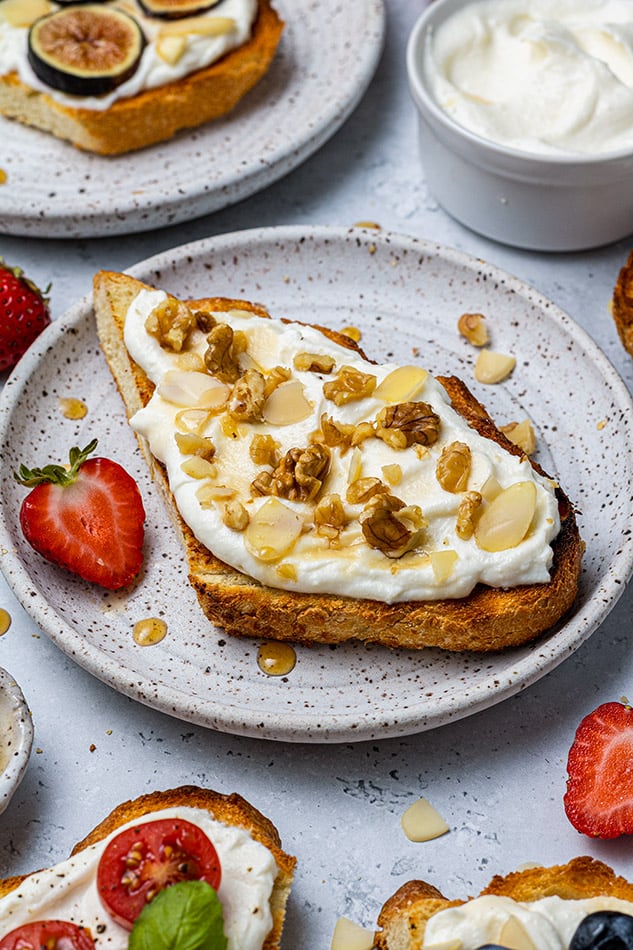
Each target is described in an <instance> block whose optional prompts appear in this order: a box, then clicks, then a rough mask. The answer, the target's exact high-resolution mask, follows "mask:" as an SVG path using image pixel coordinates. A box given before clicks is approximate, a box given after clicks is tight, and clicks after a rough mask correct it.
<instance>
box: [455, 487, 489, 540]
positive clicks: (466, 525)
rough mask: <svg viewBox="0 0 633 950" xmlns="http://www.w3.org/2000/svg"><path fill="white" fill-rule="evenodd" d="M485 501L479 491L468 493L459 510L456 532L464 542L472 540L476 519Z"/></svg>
mask: <svg viewBox="0 0 633 950" xmlns="http://www.w3.org/2000/svg"><path fill="white" fill-rule="evenodd" d="M482 501H483V499H482V496H481V495H480V493H479V492H478V491H467V492H466V494H465V495H464V497H463V498H462V500H461V501H460V503H459V508H458V509H457V523H456V525H455V531H456V532H457V537H458V538H461V539H462V541H468V539H469V538H472V536H473V532H474V530H475V519H476V515H477V512H478V511H479V509H480V507H481V503H482Z"/></svg>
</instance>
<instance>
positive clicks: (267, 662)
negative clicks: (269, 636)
mask: <svg viewBox="0 0 633 950" xmlns="http://www.w3.org/2000/svg"><path fill="white" fill-rule="evenodd" d="M296 662H297V654H296V653H295V650H294V647H292V646H291V645H290V644H289V643H280V642H279V641H277V640H267V641H265V642H264V643H262V644H260V647H259V649H258V651H257V665H258V666H259V668H260V670H261V671H262V673H266V675H267V676H285V675H286V674H287V673H290V671H291V670H293V669H294V666H295V663H296Z"/></svg>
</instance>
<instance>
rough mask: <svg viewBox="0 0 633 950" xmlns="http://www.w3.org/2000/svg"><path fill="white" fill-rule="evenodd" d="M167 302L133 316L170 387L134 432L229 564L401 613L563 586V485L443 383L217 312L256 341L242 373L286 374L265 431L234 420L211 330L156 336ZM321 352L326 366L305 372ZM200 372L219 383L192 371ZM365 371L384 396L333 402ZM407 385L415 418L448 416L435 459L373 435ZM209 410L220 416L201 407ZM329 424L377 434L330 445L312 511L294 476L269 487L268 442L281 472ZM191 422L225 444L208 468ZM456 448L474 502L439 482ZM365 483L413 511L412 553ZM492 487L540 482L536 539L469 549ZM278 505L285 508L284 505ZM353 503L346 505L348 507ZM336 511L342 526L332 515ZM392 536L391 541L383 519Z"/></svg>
mask: <svg viewBox="0 0 633 950" xmlns="http://www.w3.org/2000/svg"><path fill="white" fill-rule="evenodd" d="M166 300H167V295H166V294H165V293H163V292H162V291H158V290H145V289H143V290H141V291H140V293H139V294H138V296H137V297H136V299H135V300H134V301H133V303H132V304H131V306H130V308H129V311H128V313H127V317H126V321H125V330H124V338H125V345H126V347H127V350H128V352H129V354H130V355H131V357H132V358H133V359H134V360H135V361H136V363H138V364H139V365H140V366H141V367H142V369H143V370H144V371H145V373H146V375H147V376H148V377H149V379H150V380H151V381H152V382H153V383H154V384H155V386H156V389H155V391H154V394H153V396H152V398H151V400H150V401H149V403H148V404H147V406H146V407H144V408H143V409H141V410H140V411H139V412H137V413H136V414H135V415H134V416H133V417H132V419H131V420H130V421H131V425H132V427H133V429H134V430H135V431H136V432H137V433H139V434H140V435H141V436H143V437H144V438H145V439H146V440H147V442H148V444H149V448H150V450H151V452H152V454H153V455H154V456H155V457H156V458H157V459H159V460H160V461H161V462H162V463H163V464H164V466H165V468H166V471H167V474H168V478H169V484H170V488H171V491H172V493H173V496H174V498H175V501H176V504H177V506H178V509H179V511H180V513H181V514H182V517H183V519H184V520H185V522H186V523H187V524H188V525H189V526H190V528H191V530H192V531H193V533H194V534H195V536H196V537H197V538H198V540H199V541H201V542H202V544H204V545H205V546H206V547H207V548H208V549H209V550H210V551H212V552H213V553H214V554H215V555H216V556H217V557H219V558H221V560H223V561H224V562H225V563H227V564H230V565H231V566H232V567H234V568H236V569H237V570H239V571H241V572H242V573H245V574H247V575H249V576H250V577H253V578H256V579H257V580H259V581H261V582H262V583H264V584H266V585H268V586H272V587H277V588H284V589H287V590H294V591H303V592H320V593H331V594H340V595H343V596H351V597H356V598H369V599H372V600H378V601H383V602H387V603H393V602H402V601H410V600H419V599H423V600H434V599H439V598H446V597H450V598H458V597H464V596H467V595H468V594H469V593H470V591H471V590H472V589H473V587H474V586H475V585H476V584H477V583H478V582H482V583H484V584H489V585H491V586H494V587H510V586H514V585H519V584H528V583H544V582H547V581H548V580H549V568H550V566H551V562H552V549H551V546H550V542H551V541H552V539H553V538H554V537H555V536H556V534H557V533H558V531H559V527H560V521H559V515H558V505H557V499H556V496H555V491H554V487H553V485H552V483H551V482H550V481H549V480H548V479H546V478H542V477H541V476H540V475H539V474H537V473H536V472H535V471H534V470H533V468H532V466H531V465H530V462H529V461H528V459H527V458H525V457H517V456H514V455H511V454H509V453H508V452H506V451H504V450H503V449H501V448H500V446H498V445H497V444H496V443H495V442H493V441H491V440H489V439H485V438H482V437H481V436H480V435H479V434H478V433H477V432H476V431H475V430H474V429H472V428H471V427H469V426H468V425H467V424H466V423H465V422H464V420H463V419H462V417H461V416H460V415H459V414H458V413H457V412H455V410H454V409H453V408H452V406H451V404H450V400H449V398H448V395H447V393H446V391H445V389H444V388H443V387H442V386H441V385H440V383H439V382H438V381H436V380H435V379H434V378H433V377H432V376H431V375H430V374H428V373H426V372H425V371H424V370H423V369H421V368H419V367H403V368H400V367H398V366H396V365H395V364H391V363H389V364H383V365H376V364H372V363H368V362H367V361H366V360H363V359H362V358H361V357H360V356H359V355H357V354H356V353H355V352H354V351H353V350H350V349H349V348H347V347H346V346H343V345H341V344H339V343H338V342H333V341H331V340H330V339H328V338H327V337H326V336H325V335H324V334H322V333H321V332H320V331H318V330H317V329H314V328H312V327H310V326H305V325H303V324H299V323H284V322H282V321H280V320H276V319H267V318H265V317H261V316H256V315H252V314H251V313H249V312H248V311H243V310H242V311H240V310H232V311H230V312H228V313H217V314H215V319H216V320H217V322H218V323H219V324H224V325H228V326H229V327H230V328H231V329H232V331H234V332H235V334H236V335H237V334H238V333H239V334H241V336H242V339H243V340H245V341H246V344H245V347H244V348H243V350H242V351H241V352H240V354H239V357H238V359H239V364H240V371H246V370H247V369H249V368H250V369H253V368H256V369H257V371H258V372H259V373H260V374H261V375H262V376H263V378H264V380H265V381H267V382H269V381H270V380H271V378H273V377H274V374H275V372H278V368H279V367H281V368H282V369H283V370H285V375H284V374H282V376H281V380H282V381H281V383H280V384H279V385H278V386H277V387H276V388H275V389H273V391H272V395H270V396H269V397H267V402H266V403H265V405H264V410H263V417H262V419H261V421H237V422H236V421H235V418H234V417H231V412H232V406H233V403H234V402H235V393H234V390H232V388H231V386H227V385H224V384H223V383H221V382H220V381H219V380H218V379H217V378H216V377H215V376H213V375H210V374H209V372H207V371H206V369H205V363H204V355H205V352H206V350H207V347H208V341H207V335H206V333H205V332H202V331H200V330H199V329H194V330H193V331H192V333H191V336H190V338H189V340H188V342H187V346H186V349H185V350H184V351H182V352H180V353H176V352H173V351H171V350H170V349H169V348H168V347H166V346H163V345H161V342H160V341H159V339H158V338H157V336H156V335H155V334H154V333H150V332H148V329H147V326H146V322H147V320H148V318H149V317H150V315H151V314H152V313H153V312H154V311H155V310H157V309H158V310H160V307H161V306H162V305H163V304H164V302H165V301H166ZM313 357H314V359H315V361H316V363H318V364H319V365H317V366H310V367H309V368H305V367H306V365H307V364H308V363H310V361H311V360H312V358H313ZM323 360H325V363H324V362H323ZM328 360H329V363H328V362H327V361H328ZM196 361H197V363H196ZM196 365H198V366H199V367H201V368H202V370H203V372H200V371H199V369H191V367H192V366H193V367H196ZM298 367H302V368H298ZM324 367H325V368H324ZM400 369H402V370H403V375H402V377H399V376H398V371H399V370H400ZM353 371H355V372H358V373H360V374H367V375H369V376H370V377H371V378H373V379H375V382H376V386H375V388H374V389H373V391H372V392H371V394H369V395H365V396H363V397H362V398H358V399H353V400H351V401H347V402H345V403H344V404H341V405H338V404H337V403H336V402H335V401H333V399H332V398H331V393H330V397H326V394H325V392H326V387H327V386H328V385H330V386H331V385H332V384H333V385H334V388H335V389H336V386H337V385H338V383H337V381H340V380H343V381H344V380H345V379H346V378H347V377H348V376H349V374H350V373H351V372H353ZM189 380H190V382H189ZM407 389H408V390H409V391H408V398H411V399H414V401H415V405H414V407H413V408H414V409H415V408H416V407H417V406H418V404H419V406H420V407H423V406H424V404H426V406H427V409H424V410H423V413H422V414H424V413H425V412H427V410H432V412H433V413H434V414H435V415H436V419H437V430H436V431H437V440H436V441H435V442H434V444H432V445H429V447H428V448H427V447H425V446H422V445H419V444H413V445H410V446H408V447H406V448H402V447H394V446H393V445H391V444H388V442H386V441H384V440H383V439H382V438H378V437H374V430H373V429H371V428H368V427H370V426H372V425H374V426H375V425H376V421H375V420H376V419H377V418H380V414H381V411H383V410H385V408H386V407H387V408H389V405H390V403H400V402H401V399H402V396H403V393H404V390H407ZM412 394H413V395H412ZM272 403H274V405H272ZM200 405H203V406H204V405H206V406H212V408H210V409H209V411H208V412H206V413H205V412H202V413H199V414H197V413H195V412H194V413H192V412H190V409H192V408H194V409H195V407H196V406H200ZM407 405H411V403H410V402H407ZM327 420H333V421H334V423H335V424H336V426H338V427H339V431H343V430H344V429H345V427H347V430H346V431H347V432H348V433H353V434H354V435H356V436H358V435H361V434H362V433H363V432H364V434H365V435H366V434H367V432H369V434H370V437H366V438H362V439H361V441H360V442H359V444H357V445H354V444H353V443H350V442H348V443H346V444H343V445H336V444H335V443H336V438H335V439H334V440H332V439H330V442H329V444H330V445H331V448H330V450H329V454H330V462H329V468H328V470H327V474H325V475H324V476H322V477H323V481H322V485H321V487H320V489H319V491H318V494H317V495H316V498H314V499H311V500H308V501H306V500H304V499H302V498H293V497H290V496H289V495H288V494H285V493H284V491H283V487H284V486H283V476H282V477H281V478H280V480H279V484H280V485H281V490H280V491H279V492H274V491H273V492H268V493H266V492H264V493H263V494H261V493H260V492H259V491H257V490H254V489H253V482H257V481H261V480H262V479H263V480H264V483H265V482H266V480H270V478H272V473H273V472H274V471H275V460H270V464H265V463H263V462H262V461H261V459H260V458H258V455H257V452H253V447H254V445H255V444H256V442H257V438H258V437H261V438H263V439H264V440H266V439H269V440H270V441H271V442H272V443H273V444H274V446H275V459H276V460H277V465H278V461H279V459H282V460H283V459H284V458H285V456H286V455H287V453H289V452H290V450H293V449H306V448H309V447H310V446H314V444H315V441H316V442H319V441H321V442H323V432H322V431H321V429H322V427H323V426H324V423H325V422H327ZM189 424H195V427H196V433H197V434H198V435H200V436H202V437H203V438H205V439H209V440H210V443H211V444H212V445H213V448H214V450H215V451H214V454H213V455H212V457H211V458H210V461H209V464H208V466H207V468H205V465H204V463H202V464H198V462H199V460H196V459H195V458H194V459H193V460H191V459H189V458H188V457H187V447H186V435H185V436H184V439H183V437H182V434H183V433H186V430H187V427H188V425H189ZM194 441H195V440H194ZM325 441H326V444H327V440H325ZM455 443H461V444H462V445H465V446H467V447H468V451H469V454H470V468H469V473H468V476H467V485H466V486H464V490H462V491H453V490H445V488H443V487H442V485H441V484H440V483H439V481H438V476H437V474H436V472H437V466H438V460H439V459H440V457H441V455H442V453H443V451H444V450H445V449H450V447H452V446H454V445H455ZM194 454H195V445H194ZM254 456H255V459H256V460H254ZM365 479H367V480H371V479H373V480H374V481H373V482H370V483H369V484H373V485H374V487H375V486H376V483H378V484H379V486H380V490H381V491H382V492H384V493H386V494H388V495H393V496H396V498H397V499H398V500H399V501H400V502H401V503H402V504H403V505H404V506H405V509H406V511H405V512H404V515H405V516H406V515H408V516H409V520H408V522H406V518H405V522H406V523H408V524H409V526H410V528H411V536H412V538H411V539H410V542H411V547H410V548H408V549H407V550H405V551H404V552H401V553H394V552H393V551H386V550H385V548H384V547H381V546H380V545H379V546H377V547H376V546H372V544H371V543H368V541H367V533H366V532H367V525H366V524H363V518H364V517H365V516H366V515H367V512H368V511H369V510H370V509H371V510H372V511H373V509H372V508H371V506H372V504H373V501H374V500H375V499H373V498H372V499H371V500H370V501H369V502H367V500H366V498H363V497H358V494H357V493H360V494H362V492H360V489H361V487H362V486H364V485H367V484H368V482H366V481H364V480H365ZM491 483H492V484H494V485H495V486H496V489H497V490H498V491H502V490H505V489H508V488H510V487H511V486H515V485H517V484H519V483H522V484H525V483H529V485H528V487H529V486H532V485H533V486H534V487H533V490H532V489H531V488H530V491H533V495H534V499H535V500H534V510H533V516H532V517H531V520H529V519H528V520H529V528H528V530H527V532H526V533H525V536H524V537H523V538H522V539H520V543H517V544H516V545H515V546H513V547H509V548H507V549H506V550H497V551H489V550H483V549H482V548H481V547H480V546H479V544H478V543H477V540H476V539H475V537H474V536H471V537H470V538H468V539H464V538H463V537H461V536H460V535H459V533H458V530H457V519H458V515H459V511H460V508H461V506H462V505H463V503H464V499H465V498H467V496H469V495H470V492H471V491H472V492H479V491H480V489H483V490H484V491H485V489H486V486H490V484H491ZM466 488H467V489H468V491H466V490H465V489H466ZM275 494H277V496H278V497H271V496H274V495H275ZM337 499H338V503H340V504H338V503H336V504H335V503H334V502H336V501H337ZM329 502H333V504H332V507H331V511H330V509H328V510H327V511H325V513H324V512H323V510H322V509H323V505H324V504H325V505H326V508H327V503H329ZM236 503H237V504H238V505H239V508H238V510H239V511H240V514H241V515H242V516H243V519H244V520H243V521H242V523H239V519H238V520H237V522H236V521H235V520H232V519H231V518H228V519H227V504H229V505H230V504H233V505H234V504H236ZM482 503H483V504H485V502H482ZM367 505H369V508H368V507H367ZM328 511H330V513H331V512H332V511H333V512H334V516H333V517H331V518H329V517H328ZM319 514H322V515H323V518H321V519H320V518H319ZM396 514H397V512H396ZM376 517H378V516H376ZM227 520H228V522H229V523H227ZM372 524H373V522H372ZM526 527H527V525H526ZM376 531H377V532H378V534H380V532H381V525H380V524H377V525H376ZM466 533H467V532H466Z"/></svg>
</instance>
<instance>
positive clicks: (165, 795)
mask: <svg viewBox="0 0 633 950" xmlns="http://www.w3.org/2000/svg"><path fill="white" fill-rule="evenodd" d="M179 806H180V807H189V808H201V809H204V810H205V811H208V812H209V814H210V815H212V816H213V818H215V819H216V820H217V821H221V822H223V823H224V824H226V825H233V826H235V827H238V828H243V829H244V830H245V831H247V832H248V833H249V834H250V835H251V836H252V837H253V838H254V839H255V840H256V841H259V842H260V843H261V844H263V845H264V846H265V847H266V848H268V849H269V851H271V852H272V854H273V856H274V858H275V861H276V862H277V869H278V872H277V878H276V880H275V885H274V889H273V893H272V896H271V900H270V905H271V911H272V915H273V928H272V930H271V931H270V933H269V934H268V936H267V938H266V940H265V942H264V945H263V948H262V950H278V948H279V945H280V941H281V933H282V930H283V925H284V917H285V910H286V902H287V900H288V896H289V894H290V888H291V885H292V877H293V872H294V868H295V865H296V859H295V858H294V857H291V855H289V854H286V852H285V851H283V849H282V846H281V839H280V837H279V832H278V831H277V829H276V827H275V826H274V825H273V823H272V822H271V821H270V819H268V818H266V817H265V816H264V815H262V813H261V812H260V811H258V810H257V809H256V808H255V807H254V806H253V805H251V804H250V802H248V801H246V799H245V798H242V796H241V795H238V794H237V793H232V794H230V795H224V794H222V793H221V792H215V791H213V790H212V789H207V788H198V787H197V786H194V785H182V786H180V787H179V788H172V789H167V790H166V791H162V792H151V793H149V794H147V795H141V796H140V797H139V798H135V799H132V800H131V801H127V802H123V803H122V804H120V805H118V806H117V807H116V808H115V809H113V811H111V812H110V814H109V815H108V816H107V817H106V818H104V819H103V821H101V822H100V823H99V824H98V825H97V826H96V828H93V830H92V831H91V832H90V833H89V834H88V835H86V837H85V838H84V839H83V840H82V841H80V842H78V844H76V845H75V847H74V848H73V850H72V852H71V856H73V855H75V854H77V853H78V852H79V851H83V850H84V849H85V848H88V847H90V845H93V844H96V843H97V842H99V841H101V840H102V839H103V838H106V837H107V836H108V835H109V834H111V833H112V832H113V831H116V829H117V828H120V827H121V826H122V825H125V824H127V823H128V822H130V821H134V819H135V818H141V817H142V816H145V815H148V814H150V813H151V812H154V811H160V810H161V809H164V808H175V807H179ZM27 877H28V875H26V874H25V875H22V876H21V877H11V878H5V879H4V880H0V897H2V896H4V895H5V894H8V893H9V891H12V890H14V889H15V888H16V887H18V886H19V885H20V884H21V883H22V881H24V880H25V879H26V878H27ZM0 935H1V934H0Z"/></svg>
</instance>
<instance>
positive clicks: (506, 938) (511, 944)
mask: <svg viewBox="0 0 633 950" xmlns="http://www.w3.org/2000/svg"><path fill="white" fill-rule="evenodd" d="M498 939H499V941H500V942H501V944H503V946H504V947H508V950H538V947H537V946H536V944H535V943H534V942H533V941H532V940H531V938H530V936H529V934H528V932H527V931H526V929H525V927H524V926H523V924H522V923H521V921H520V920H519V919H518V917H514V916H513V915H512V914H511V915H510V917H508V919H507V920H506V922H505V923H504V925H503V927H502V928H501V930H500V931H499V938H498Z"/></svg>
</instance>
